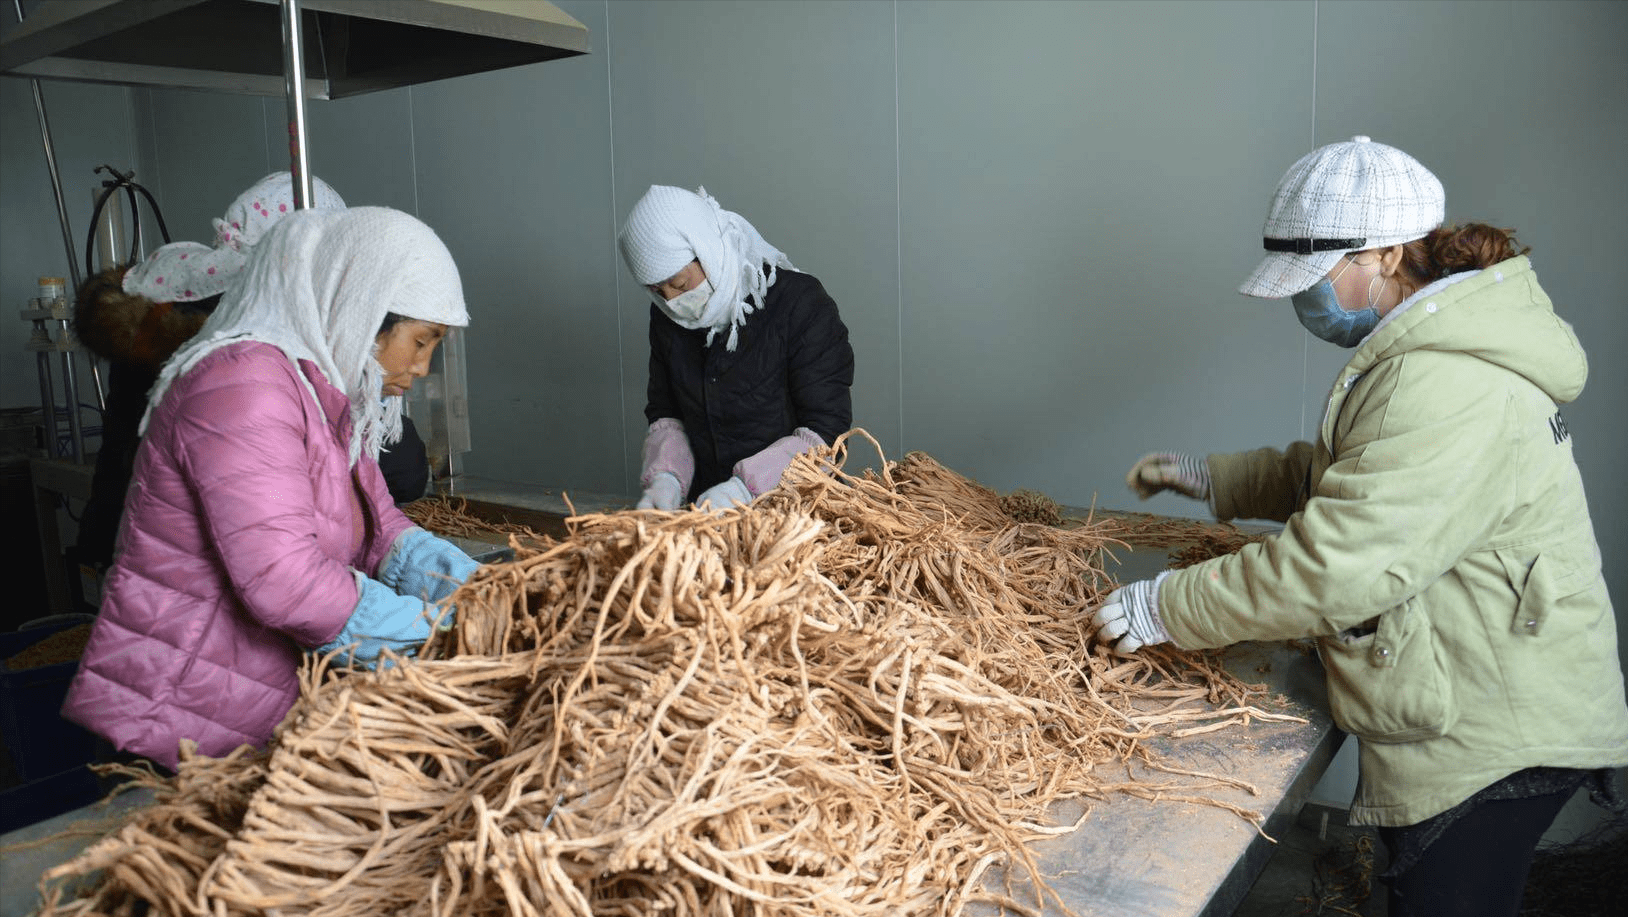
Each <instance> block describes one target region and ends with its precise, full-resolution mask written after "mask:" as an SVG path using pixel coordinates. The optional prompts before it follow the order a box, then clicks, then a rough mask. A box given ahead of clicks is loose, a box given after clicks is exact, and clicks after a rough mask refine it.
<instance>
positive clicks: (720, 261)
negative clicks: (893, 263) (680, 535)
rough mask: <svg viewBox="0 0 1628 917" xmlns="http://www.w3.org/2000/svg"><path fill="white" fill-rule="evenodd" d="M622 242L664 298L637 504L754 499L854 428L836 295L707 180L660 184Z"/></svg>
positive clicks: (850, 360) (848, 351) (658, 310)
mask: <svg viewBox="0 0 1628 917" xmlns="http://www.w3.org/2000/svg"><path fill="white" fill-rule="evenodd" d="M620 241H621V249H622V257H623V260H624V261H626V262H627V266H628V270H629V271H630V272H631V273H632V274H633V279H634V280H636V281H638V282H639V283H640V284H641V285H643V286H644V287H645V288H646V289H648V290H649V291H650V295H651V298H652V299H653V300H654V303H653V304H652V306H651V308H650V382H649V390H648V395H647V402H646V405H645V411H644V413H645V419H646V420H647V421H649V422H650V428H649V432H648V433H647V434H646V436H645V441H644V449H643V461H642V467H641V470H640V475H639V484H640V486H641V487H642V488H643V489H644V495H643V497H642V498H641V499H640V500H639V507H640V508H641V509H647V508H655V509H666V510H671V509H677V508H678V507H679V506H680V505H681V504H682V503H683V502H684V501H685V499H686V498H688V499H692V500H693V501H694V502H695V503H696V505H697V506H705V507H710V508H713V509H727V508H728V507H730V506H734V505H737V504H744V503H749V502H751V500H752V498H753V497H756V496H757V495H758V494H761V493H763V492H764V491H767V490H771V489H773V488H774V487H775V486H776V485H777V484H779V483H780V476H781V474H782V473H783V472H784V471H785V470H786V466H787V465H789V464H790V463H791V460H792V458H793V457H794V456H796V455H797V454H798V453H799V452H803V451H805V450H807V449H810V448H813V447H816V446H823V445H826V444H828V443H830V442H831V441H832V440H834V439H835V438H836V437H837V436H838V435H840V434H842V433H844V432H846V431H847V430H848V428H849V427H850V426H851V425H852V424H853V406H852V401H851V399H850V397H849V389H850V387H852V385H853V381H854V352H853V348H852V347H851V346H849V344H848V328H847V326H845V325H844V324H843V323H842V317H841V316H840V315H838V313H837V304H836V302H834V301H833V300H832V299H831V297H830V296H829V295H828V294H827V293H826V292H825V288H824V287H822V286H821V285H820V282H819V281H818V280H816V279H815V278H813V277H811V276H809V275H808V274H803V273H799V272H798V271H797V269H796V268H794V267H793V266H792V264H791V262H790V261H789V260H787V258H786V256H785V254H784V253H783V252H781V251H780V250H779V249H777V248H775V247H774V246H772V245H770V244H769V243H768V242H765V241H764V240H763V237H762V236H761V235H759V234H758V232H757V230H756V229H754V228H753V227H752V224H751V223H748V222H747V221H746V220H745V219H744V218H742V217H741V216H740V215H739V214H737V213H732V212H730V211H728V210H725V209H723V208H722V207H721V206H719V204H718V202H717V201H716V200H714V199H713V198H712V197H711V196H710V195H708V194H707V192H706V189H705V188H702V189H699V190H698V191H695V192H691V191H687V190H685V189H683V188H673V187H668V186H665V185H654V186H652V187H651V188H650V190H649V191H647V192H645V195H644V197H642V198H640V200H639V202H638V204H636V205H634V207H633V212H632V213H631V214H629V216H628V220H627V225H626V226H625V227H624V228H623V230H622V233H621V238H620ZM748 319H750V320H748Z"/></svg>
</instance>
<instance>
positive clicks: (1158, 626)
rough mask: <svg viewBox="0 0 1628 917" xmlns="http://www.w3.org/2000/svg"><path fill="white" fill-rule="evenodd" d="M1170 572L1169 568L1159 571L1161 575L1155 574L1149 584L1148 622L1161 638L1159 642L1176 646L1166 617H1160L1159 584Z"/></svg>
mask: <svg viewBox="0 0 1628 917" xmlns="http://www.w3.org/2000/svg"><path fill="white" fill-rule="evenodd" d="M1170 573H1171V571H1169V570H1161V571H1159V575H1158V576H1155V577H1154V578H1153V582H1152V583H1151V584H1150V585H1149V586H1148V619H1149V620H1148V623H1149V624H1151V625H1153V629H1154V630H1155V631H1156V632H1157V633H1156V634H1155V636H1157V637H1158V638H1159V639H1158V641H1157V642H1159V643H1168V644H1170V645H1171V646H1175V645H1176V641H1175V640H1173V639H1171V637H1170V631H1168V630H1165V626H1164V619H1163V618H1161V617H1159V585H1160V584H1161V583H1163V582H1164V581H1165V578H1166V577H1168V576H1170ZM1150 642H1151V641H1150Z"/></svg>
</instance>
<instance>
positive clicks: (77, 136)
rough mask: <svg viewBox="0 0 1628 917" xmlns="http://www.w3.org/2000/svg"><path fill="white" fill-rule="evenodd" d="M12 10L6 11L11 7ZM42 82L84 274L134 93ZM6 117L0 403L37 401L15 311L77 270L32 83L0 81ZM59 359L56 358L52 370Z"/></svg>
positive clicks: (125, 145) (1, 151) (126, 159)
mask: <svg viewBox="0 0 1628 917" xmlns="http://www.w3.org/2000/svg"><path fill="white" fill-rule="evenodd" d="M6 7H7V12H8V13H9V12H10V4H7V5H6ZM40 87H41V94H42V96H43V97H44V99H45V107H46V112H47V114H48V115H49V118H50V123H51V136H52V141H53V143H54V145H55V148H56V158H57V172H58V174H59V175H60V176H61V178H62V185H63V188H62V196H63V204H64V206H66V207H67V209H68V219H69V222H70V228H71V230H72V243H73V252H74V255H73V261H74V263H75V264H77V265H79V269H80V271H83V270H84V261H85V254H84V252H85V233H86V231H87V230H88V229H89V225H90V216H91V210H92V205H93V203H94V200H95V198H94V193H95V189H96V188H97V187H98V185H99V183H100V182H101V180H102V179H103V178H105V177H106V176H105V175H97V174H96V173H95V171H94V170H95V168H96V167H97V166H100V165H103V164H108V165H112V166H114V167H116V168H119V169H130V168H132V167H134V166H135V164H136V146H137V144H136V140H135V131H134V129H133V126H132V117H133V116H132V114H131V103H130V90H128V89H124V88H121V87H115V86H89V85H84V84H72V83H58V82H50V81H45V82H42V83H41V84H40ZM0 122H3V123H4V128H3V129H0V176H3V178H0V307H3V309H0V348H3V351H0V407H34V408H38V407H39V406H40V386H39V376H38V373H37V371H36V369H35V366H36V362H37V361H36V358H35V355H34V354H33V353H29V352H26V351H25V350H24V348H25V347H26V346H27V344H28V340H29V336H30V331H31V328H32V324H31V323H30V322H25V321H23V320H22V319H20V318H19V317H18V315H17V313H18V312H20V311H22V310H23V309H26V308H28V300H29V299H30V298H32V297H35V296H38V295H40V294H39V278H40V277H41V276H60V277H62V278H64V279H68V278H70V277H71V274H70V272H69V270H68V254H67V252H66V250H65V249H64V247H63V242H62V229H61V224H60V223H59V222H58V220H57V210H56V202H55V198H54V197H53V196H52V193H51V177H50V172H49V170H48V168H47V166H46V160H45V149H44V147H43V145H42V144H41V142H40V129H39V119H38V118H37V116H36V115H35V109H34V95H33V92H32V90H31V89H30V86H29V81H28V80H23V79H11V78H7V79H0ZM138 180H140V179H139V177H138ZM70 283H71V280H70ZM59 363H60V361H58V360H57V359H56V358H54V357H53V360H52V365H53V367H54V368H55V367H58V366H59ZM80 373H81V375H82V376H83V377H84V379H83V381H84V385H83V387H82V392H81V398H80V400H81V401H83V402H86V403H89V402H92V401H93V400H94V395H93V388H92V386H91V384H90V382H89V373H87V372H85V366H84V364H81V365H80ZM53 384H54V385H55V386H56V397H57V402H58V404H63V403H65V400H64V399H63V392H62V382H61V374H60V370H57V373H56V375H55V377H54V379H53ZM84 422H85V423H86V424H93V423H94V422H95V419H94V417H93V416H92V415H90V414H86V415H85V417H84ZM91 445H92V447H93V448H94V445H95V444H94V443H92V444H91ZM30 537H31V536H30Z"/></svg>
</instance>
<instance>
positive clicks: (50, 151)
mask: <svg viewBox="0 0 1628 917" xmlns="http://www.w3.org/2000/svg"><path fill="white" fill-rule="evenodd" d="M12 5H13V7H15V8H16V10H17V22H18V24H21V23H22V21H23V20H24V19H25V18H27V16H28V14H27V13H25V12H23V0H12ZM28 83H29V86H30V87H32V88H33V90H34V112H35V113H36V114H37V115H38V116H39V119H40V142H41V143H42V144H44V146H45V166H46V169H47V170H49V171H50V173H51V193H52V195H53V196H55V197H56V202H57V222H58V223H59V224H61V226H62V248H63V250H64V251H66V252H67V253H68V276H69V277H70V278H72V279H73V286H72V287H70V289H72V290H73V291H74V292H75V293H78V292H79V279H80V278H79V263H78V262H77V261H75V260H74V252H73V230H72V229H71V228H70V227H69V225H68V205H67V204H66V203H65V202H64V201H63V199H62V176H61V175H60V174H58V172H57V154H56V148H55V147H54V146H53V145H52V143H51V119H50V117H49V116H47V115H46V113H45V94H44V93H42V92H41V91H40V81H39V80H38V79H32V78H31V79H30V80H29V81H28Z"/></svg>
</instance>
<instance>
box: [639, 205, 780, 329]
mask: <svg viewBox="0 0 1628 917" xmlns="http://www.w3.org/2000/svg"><path fill="white" fill-rule="evenodd" d="M619 241H620V243H621V248H622V259H623V260H624V261H626V262H627V269H628V270H629V271H631V272H632V274H633V279H634V280H636V281H638V282H639V283H640V284H641V285H644V286H649V285H650V284H653V283H660V282H661V281H663V280H666V279H668V278H670V277H672V276H673V275H674V274H677V273H678V272H679V271H681V270H683V269H684V266H685V265H686V264H689V263H690V262H691V261H696V260H699V261H700V262H701V268H702V270H704V271H706V272H707V279H708V280H709V281H711V282H712V288H713V293H712V298H711V299H709V300H707V307H706V309H705V310H704V311H703V312H702V313H701V317H700V318H699V319H696V320H695V321H678V320H677V319H674V321H677V322H678V324H680V325H683V326H684V327H685V328H689V329H692V330H694V329H697V328H706V329H707V343H708V344H709V345H710V344H711V343H712V339H713V337H714V336H715V335H717V333H718V332H719V331H722V330H723V329H724V328H728V329H729V339H728V340H727V341H726V342H725V344H724V346H725V348H726V349H728V350H734V349H735V342H736V340H737V339H738V338H739V330H740V325H741V323H742V322H744V321H746V316H748V315H750V314H751V313H752V311H753V310H754V309H761V308H762V307H763V297H764V294H765V293H767V292H768V290H769V287H771V286H774V281H775V274H776V271H777V269H778V268H782V267H783V268H786V269H787V270H792V271H795V270H797V268H795V267H793V266H792V263H791V261H790V260H788V259H787V258H786V255H785V253H784V252H782V251H780V249H778V248H775V247H774V246H773V245H770V244H769V243H768V242H765V241H764V240H763V237H762V236H761V235H758V231H757V230H756V229H754V228H753V227H752V224H751V223H748V222H747V221H746V219H745V218H744V217H742V216H741V215H740V214H738V213H733V212H731V211H728V210H725V209H724V208H723V207H722V206H720V205H719V204H718V202H717V201H716V200H714V199H713V197H712V196H711V195H709V194H707V189H705V188H699V189H697V190H695V191H686V190H685V189H683V188H673V187H669V186H667V185H651V186H650V190H649V191H646V192H645V193H644V197H642V198H640V199H639V202H638V203H637V204H634V205H633V212H632V213H630V214H628V218H627V225H626V226H624V227H623V228H622V233H621V236H620V239H619ZM765 267H767V268H768V273H767V275H765V273H764V268H765ZM669 317H671V316H669Z"/></svg>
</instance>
